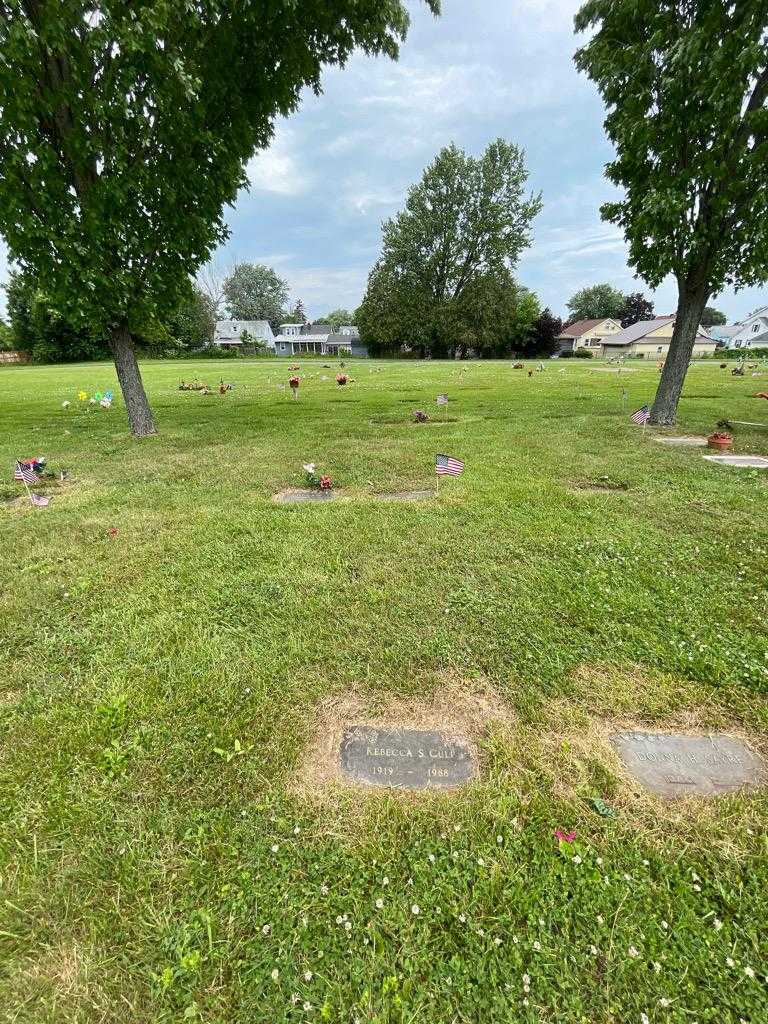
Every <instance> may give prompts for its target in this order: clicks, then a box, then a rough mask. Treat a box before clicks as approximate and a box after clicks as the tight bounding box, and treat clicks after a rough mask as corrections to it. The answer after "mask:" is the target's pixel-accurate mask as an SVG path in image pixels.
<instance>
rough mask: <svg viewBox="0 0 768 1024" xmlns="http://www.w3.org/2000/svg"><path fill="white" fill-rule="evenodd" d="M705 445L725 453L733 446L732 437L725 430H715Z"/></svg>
mask: <svg viewBox="0 0 768 1024" xmlns="http://www.w3.org/2000/svg"><path fill="white" fill-rule="evenodd" d="M707 444H708V445H709V447H710V448H717V450H718V451H721V452H725V451H727V450H728V449H729V448H731V447H732V446H733V435H732V434H729V433H728V432H727V431H725V430H716V431H715V432H714V433H713V434H710V435H709V437H708V438H707Z"/></svg>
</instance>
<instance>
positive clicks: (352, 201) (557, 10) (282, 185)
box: [0, 0, 768, 320]
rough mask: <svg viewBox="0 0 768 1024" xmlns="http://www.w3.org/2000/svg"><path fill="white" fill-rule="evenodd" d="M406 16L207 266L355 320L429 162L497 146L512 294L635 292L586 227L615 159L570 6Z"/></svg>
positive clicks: (272, 165) (535, 3) (342, 78)
mask: <svg viewBox="0 0 768 1024" xmlns="http://www.w3.org/2000/svg"><path fill="white" fill-rule="evenodd" d="M409 6H410V8H411V11H412V19H413V20H412V27H411V31H410V33H409V36H408V39H407V40H406V42H405V44H404V46H403V48H402V53H401V56H400V60H399V61H398V62H397V63H393V62H391V61H389V60H386V59H384V58H380V59H373V58H368V57H364V56H362V55H361V56H356V57H354V58H353V59H352V61H351V62H350V63H349V64H348V66H347V67H346V68H345V69H344V70H338V69H333V70H330V71H328V72H326V74H325V76H324V80H323V86H324V91H323V93H322V95H320V96H314V95H313V94H312V93H308V94H307V95H306V96H305V97H304V99H303V102H302V105H301V108H300V109H299V111H298V112H297V113H296V114H294V115H293V116H292V117H291V118H289V119H288V120H286V121H281V122H280V123H279V125H278V126H277V131H276V134H275V139H274V142H273V144H272V146H271V147H270V149H269V150H267V151H266V152H264V153H261V154H259V155H258V156H256V157H255V158H254V159H253V160H252V161H251V164H250V165H249V169H248V170H249V179H250V182H251V188H250V191H249V192H244V193H242V194H241V196H240V198H239V200H238V202H237V205H236V206H235V208H234V209H233V210H231V211H230V213H229V217H228V221H229V224H230V227H231V231H232V234H231V238H230V240H229V243H228V245H227V246H226V247H225V248H224V249H223V250H221V251H220V253H219V254H217V258H216V262H217V263H218V264H219V265H220V266H221V267H224V268H226V267H227V266H228V265H230V264H231V262H232V261H233V260H252V261H256V262H262V263H267V264H270V265H271V266H273V267H275V269H276V270H277V271H278V272H279V273H280V274H281V275H282V276H284V277H285V278H287V279H288V281H289V282H290V285H291V288H292V296H293V298H294V299H295V298H298V297H300V298H301V299H303V301H304V303H305V306H306V307H307V311H308V313H309V315H310V316H312V317H317V316H319V315H320V314H322V313H325V312H328V311H329V310H330V309H332V308H334V307H336V306H345V307H348V308H351V309H354V308H355V307H356V306H357V305H358V303H359V302H360V299H361V298H362V295H363V292H364V290H365V282H366V278H367V274H368V271H369V269H370V267H371V265H372V263H373V262H374V260H375V259H376V257H377V256H378V253H379V247H380V239H381V222H382V220H383V219H384V218H386V217H388V216H390V215H391V214H393V213H394V212H396V211H397V210H398V209H399V208H400V207H401V206H402V204H403V200H404V196H405V193H406V190H407V189H408V187H409V185H411V184H413V183H414V182H416V181H418V179H419V178H420V177H421V174H422V171H423V170H424V168H425V167H426V166H427V164H428V163H429V162H430V161H431V160H432V159H433V157H434V156H435V154H436V153H437V152H438V150H439V149H440V148H441V147H442V146H444V145H447V144H448V143H450V142H452V141H453V142H455V143H457V145H459V146H461V147H463V148H465V149H466V150H468V151H469V152H471V153H473V154H479V153H480V152H481V151H482V150H483V149H484V147H485V146H486V145H487V143H488V142H489V141H490V140H492V139H494V138H496V137H498V136H502V137H503V138H505V139H508V140H510V141H512V142H515V143H517V144H518V145H520V146H522V147H523V148H524V149H525V152H526V160H527V166H528V168H529V170H530V179H529V184H530V187H531V189H532V190H535V191H541V192H542V193H543V199H544V207H543V210H542V212H541V213H540V214H539V216H538V218H537V219H536V221H535V224H534V241H533V245H532V247H531V248H530V250H529V251H528V252H527V253H526V254H525V256H524V257H523V259H522V261H521V263H520V265H519V267H518V270H517V276H518V277H519V279H520V280H521V282H522V283H523V284H525V285H527V286H528V287H530V288H532V289H533V290H534V291H536V292H537V293H538V295H539V297H540V299H541V301H542V303H543V304H546V305H549V306H550V307H551V308H552V309H553V310H554V311H555V312H556V313H559V314H561V315H562V314H564V313H565V303H566V302H567V300H568V298H569V297H570V296H571V295H572V294H573V293H574V292H575V291H576V290H577V289H579V288H581V287H583V286H585V285H589V284H594V283H596V282H599V281H610V282H611V283H612V284H614V285H615V286H616V287H618V288H620V289H622V290H623V291H629V290H638V289H640V290H646V291H647V289H646V288H645V286H644V284H643V283H642V282H640V281H637V280H635V279H634V277H633V274H632V271H631V269H630V268H629V267H628V266H627V263H626V248H625V245H624V242H623V239H622V236H621V233H620V232H619V231H618V230H617V229H616V228H615V227H613V225H610V224H605V223H603V222H601V220H600V215H599V212H598V211H599V206H600V204H601V202H603V201H604V200H605V199H606V198H608V197H609V196H610V195H611V191H612V187H611V186H609V185H608V184H607V183H606V182H605V180H604V178H603V166H604V164H605V163H606V161H607V160H609V159H610V157H611V147H610V145H609V144H608V142H607V141H606V139H605V136H604V134H603V129H602V120H603V108H602V104H601V102H600V99H599V97H598V96H597V93H596V91H595V89H594V87H593V86H592V84H591V83H590V82H589V81H587V80H586V79H585V78H584V77H583V76H581V75H579V74H577V73H576V71H575V69H574V67H573V61H572V56H573V52H574V50H575V48H576V46H577V45H578V40H577V37H575V36H574V34H573V15H574V13H575V11H576V9H577V8H578V6H579V3H578V0H443V8H444V10H443V15H442V17H440V18H439V19H435V18H433V17H432V15H430V14H429V13H428V12H427V10H426V8H425V6H424V5H423V4H421V3H419V2H418V0H409ZM3 273H4V261H3V254H2V252H0V279H2V276H3ZM655 301H656V309H657V311H658V312H662V313H665V312H672V311H673V310H674V308H675V304H676V303H675V288H674V284H673V282H671V281H669V282H665V284H664V285H663V286H662V287H661V288H660V289H659V290H658V292H657V293H656V296H655ZM716 304H717V305H718V307H719V308H721V309H723V310H724V312H725V313H727V315H728V316H729V318H730V319H731V320H733V319H739V318H740V317H742V316H743V315H745V314H746V313H747V312H749V311H750V310H752V309H754V308H755V307H756V306H759V305H764V304H768V288H765V289H747V290H744V291H742V292H739V293H733V292H731V291H728V292H725V293H724V294H723V295H722V296H720V297H719V299H718V300H717V302H716Z"/></svg>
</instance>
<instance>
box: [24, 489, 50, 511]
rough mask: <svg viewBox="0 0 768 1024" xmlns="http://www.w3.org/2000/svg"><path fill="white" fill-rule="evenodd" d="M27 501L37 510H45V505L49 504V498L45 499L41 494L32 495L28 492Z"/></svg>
mask: <svg viewBox="0 0 768 1024" xmlns="http://www.w3.org/2000/svg"><path fill="white" fill-rule="evenodd" d="M29 500H30V501H31V502H32V504H33V505H37V507H38V508H45V507H46V505H50V503H51V499H50V498H46V497H45V496H44V495H42V494H33V493H32V491H30V492H29Z"/></svg>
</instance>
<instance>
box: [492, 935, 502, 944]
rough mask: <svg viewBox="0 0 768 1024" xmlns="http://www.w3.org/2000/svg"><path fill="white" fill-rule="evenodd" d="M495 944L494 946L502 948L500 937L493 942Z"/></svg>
mask: <svg viewBox="0 0 768 1024" xmlns="http://www.w3.org/2000/svg"><path fill="white" fill-rule="evenodd" d="M493 944H494V946H500V945H501V939H500V938H499V937H498V935H497V936H496V938H495V939H494V940H493Z"/></svg>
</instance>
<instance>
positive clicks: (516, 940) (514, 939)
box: [512, 935, 520, 945]
mask: <svg viewBox="0 0 768 1024" xmlns="http://www.w3.org/2000/svg"><path fill="white" fill-rule="evenodd" d="M512 941H513V942H514V944H515V945H517V944H518V942H519V941H520V939H519V938H518V936H517V935H513V936H512Z"/></svg>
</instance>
